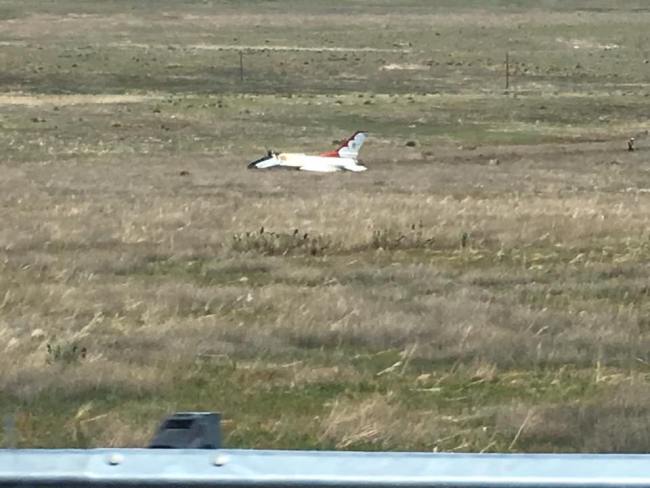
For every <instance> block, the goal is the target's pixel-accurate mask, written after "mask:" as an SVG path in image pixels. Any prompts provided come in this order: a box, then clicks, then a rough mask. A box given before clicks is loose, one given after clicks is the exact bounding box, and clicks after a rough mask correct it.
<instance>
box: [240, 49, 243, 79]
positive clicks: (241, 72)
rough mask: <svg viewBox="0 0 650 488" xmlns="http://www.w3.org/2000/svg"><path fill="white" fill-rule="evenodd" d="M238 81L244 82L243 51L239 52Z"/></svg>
mask: <svg viewBox="0 0 650 488" xmlns="http://www.w3.org/2000/svg"><path fill="white" fill-rule="evenodd" d="M239 81H240V82H241V83H243V82H244V51H241V50H240V51H239Z"/></svg>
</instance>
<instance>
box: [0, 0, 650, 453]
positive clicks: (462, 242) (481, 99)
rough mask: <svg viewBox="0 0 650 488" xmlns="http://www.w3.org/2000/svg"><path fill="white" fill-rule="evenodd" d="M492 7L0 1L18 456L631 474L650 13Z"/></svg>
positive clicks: (647, 355) (1, 212)
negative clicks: (293, 156)
mask: <svg viewBox="0 0 650 488" xmlns="http://www.w3.org/2000/svg"><path fill="white" fill-rule="evenodd" d="M154 3H155V8H152V6H153V5H154ZM397 4H399V8H398V7H396V5H397ZM492 4H493V5H491V7H490V8H489V9H488V8H487V7H485V2H478V1H474V0H463V1H462V2H455V1H454V2H452V1H451V0H449V1H446V0H445V1H438V2H435V5H432V2H427V1H424V0H403V1H400V2H397V3H396V2H388V1H383V0H382V1H373V2H369V1H366V0H353V1H349V2H345V5H337V8H336V9H334V8H332V7H330V6H327V5H326V4H325V3H323V2H315V1H311V0H310V1H300V2H297V1H294V0H286V1H284V0H283V1H282V2H266V1H255V2H247V3H246V4H245V5H243V4H242V2H226V1H213V2H210V1H208V2H204V1H200V2H199V1H193V0H183V1H171V0H156V1H155V2H154V0H139V1H135V0H133V1H131V0H124V1H119V2H117V1H113V0H105V1H94V2H93V1H87V2H73V1H71V0H60V1H56V2H40V1H36V0H20V1H19V0H7V1H4V2H2V3H1V4H0V45H1V46H2V53H1V55H0V67H1V68H2V70H1V74H0V87H1V89H2V94H1V95H0V105H1V106H2V113H1V114H0V129H1V130H0V148H1V149H2V151H1V154H2V156H1V157H0V170H1V171H2V173H1V177H0V221H1V222H2V226H0V414H3V413H15V414H16V422H15V423H16V431H17V432H16V434H17V442H18V444H19V445H20V446H25V447H28V446H29V447H52V446H58V447H64V446H77V447H86V446H138V445H144V444H146V442H147V441H148V440H149V437H150V435H151V434H152V433H153V429H154V427H155V426H156V425H157V423H158V421H159V420H160V418H161V417H162V416H163V415H165V414H166V413H169V412H171V411H175V410H185V409H188V410H219V411H222V412H223V413H224V416H225V423H224V429H225V433H226V437H225V443H226V445H228V446H232V447H260V448H261V447H265V448H341V449H418V450H452V451H475V452H479V451H513V452H514V451H527V452H534V451H606V452H642V451H646V450H647V447H646V446H647V443H648V442H647V441H648V438H650V421H649V419H650V406H648V398H647V381H648V378H649V375H650V368H649V364H650V352H649V351H650V327H649V325H650V302H649V301H648V294H649V290H650V288H649V287H648V283H647V282H648V269H647V264H646V263H647V262H648V260H649V259H650V235H649V232H648V229H649V228H650V227H649V225H648V224H649V223H650V220H649V219H650V217H649V216H650V190H649V189H650V171H648V158H647V156H648V154H650V152H649V151H650V146H649V145H648V143H647V140H646V139H644V137H642V136H640V135H641V134H643V133H644V130H646V129H647V115H648V113H649V111H648V100H650V99H649V98H648V93H649V92H648V84H647V75H648V72H647V70H648V66H649V65H648V64H647V63H646V62H644V60H646V59H648V58H649V57H650V56H649V55H648V53H647V52H646V47H645V46H646V45H647V42H646V41H647V32H646V31H647V25H648V20H649V18H648V17H649V16H650V11H649V10H648V9H647V8H646V5H645V3H644V2H641V1H633V0H631V1H629V2H624V4H623V3H621V5H618V4H617V6H612V2H606V1H604V0H602V1H601V0H589V1H586V0H584V1H583V0H568V1H563V2H557V1H552V0H544V1H541V2H535V3H534V5H532V4H529V2H524V1H522V0H500V1H498V2H492ZM288 7H290V8H288ZM533 7H534V9H533ZM288 12H289V13H288ZM162 33H164V35H163V34H162ZM238 50H243V52H244V56H243V60H244V81H243V82H241V81H240V71H239V55H238ZM506 52H509V60H510V61H509V62H510V67H511V79H510V82H511V85H510V88H509V91H508V92H507V93H504V85H503V82H504V79H503V75H504V72H503V69H504V67H503V62H504V56H505V53H506ZM360 128H361V129H364V130H368V131H370V133H371V138H370V139H369V141H368V142H367V146H366V147H365V148H364V151H363V153H362V159H363V160H364V161H365V162H366V163H367V164H368V166H369V167H370V171H368V172H366V173H363V174H355V175H350V174H337V175H314V174H305V173H302V172H290V173H284V172H270V173H266V172H251V171H248V170H247V169H246V167H245V163H246V162H247V161H249V160H251V159H254V158H255V157H257V156H258V154H263V153H264V152H266V151H267V150H268V149H269V148H273V149H278V150H280V149H296V150H304V151H305V152H310V151H319V150H323V149H327V146H328V143H329V142H332V141H337V140H340V139H341V138H342V137H345V136H346V135H347V134H348V133H349V132H351V131H353V130H355V129H360ZM631 136H634V137H635V143H634V149H635V150H634V151H628V150H627V141H628V140H629V138H630V137H631ZM324 145H325V146H324ZM3 435H4V434H0V445H2V444H3V443H4V440H3V438H2V436H3Z"/></svg>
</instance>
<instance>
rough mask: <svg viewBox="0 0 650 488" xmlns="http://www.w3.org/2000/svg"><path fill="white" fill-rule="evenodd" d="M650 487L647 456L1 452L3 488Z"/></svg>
mask: <svg viewBox="0 0 650 488" xmlns="http://www.w3.org/2000/svg"><path fill="white" fill-rule="evenodd" d="M27 486H29V487H38V486H57V487H61V488H69V487H100V486H101V487H109V486H111V487H126V486H131V487H132V486H148V487H170V486H183V487H239V488H253V487H255V488H279V487H287V488H308V487H309V488H319V487H328V488H332V487H336V488H346V487H354V488H384V487H385V488H388V487H397V488H425V487H427V488H428V487H435V488H479V487H480V488H612V487H621V488H623V487H625V488H650V455H608V454H555V455H553V454H550V455H549V454H428V453H385V452H377V453H372V452H330V451H322V452H319V451H258V450H229V449H219V450H194V449H188V450H181V449H164V450H152V449H94V450H22V449H9V450H0V487H3V488H4V487H27Z"/></svg>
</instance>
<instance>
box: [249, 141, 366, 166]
mask: <svg viewBox="0 0 650 488" xmlns="http://www.w3.org/2000/svg"><path fill="white" fill-rule="evenodd" d="M367 137H368V133H367V132H364V131H357V132H355V133H354V134H353V135H352V137H350V138H349V139H347V140H346V141H344V142H343V143H342V144H341V145H340V146H339V148H338V149H336V150H334V151H328V152H325V153H322V154H319V155H308V154H302V153H277V152H275V151H269V152H268V154H267V155H266V156H264V157H263V158H260V159H257V160H255V161H252V162H250V163H249V164H248V167H249V168H250V169H274V168H289V169H299V170H301V171H315V172H318V173H333V172H335V171H354V172H360V171H366V170H367V169H368V168H366V167H365V166H364V165H362V164H359V160H358V157H359V151H360V150H361V146H363V143H364V141H365V140H366V138H367Z"/></svg>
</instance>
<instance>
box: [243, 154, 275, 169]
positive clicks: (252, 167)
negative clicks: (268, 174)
mask: <svg viewBox="0 0 650 488" xmlns="http://www.w3.org/2000/svg"><path fill="white" fill-rule="evenodd" d="M271 157H272V156H264V157H262V158H259V159H256V160H255V161H251V162H250V163H248V169H256V168H257V167H258V166H257V165H258V164H260V163H263V162H264V161H267V160H268V159H271Z"/></svg>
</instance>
